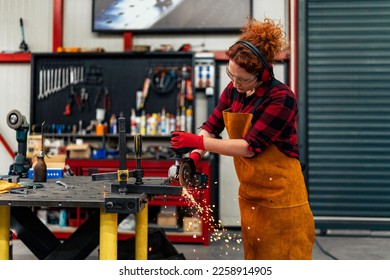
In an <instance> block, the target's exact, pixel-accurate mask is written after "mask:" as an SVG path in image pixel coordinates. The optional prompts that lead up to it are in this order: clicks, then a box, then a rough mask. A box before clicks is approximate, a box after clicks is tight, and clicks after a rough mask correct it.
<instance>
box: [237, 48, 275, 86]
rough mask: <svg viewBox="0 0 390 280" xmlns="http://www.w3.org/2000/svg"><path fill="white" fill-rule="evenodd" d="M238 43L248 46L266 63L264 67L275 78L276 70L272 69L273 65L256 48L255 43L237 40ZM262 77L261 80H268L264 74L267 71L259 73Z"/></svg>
mask: <svg viewBox="0 0 390 280" xmlns="http://www.w3.org/2000/svg"><path fill="white" fill-rule="evenodd" d="M236 44H241V45H244V46H245V47H247V48H248V49H249V50H250V51H252V53H253V54H254V55H255V56H256V57H257V58H258V59H259V60H260V62H261V63H262V64H263V65H264V68H265V69H267V70H268V72H269V75H270V76H271V79H274V71H273V70H272V67H271V65H269V63H268V61H267V60H266V59H265V57H264V56H263V54H262V53H261V52H260V51H259V49H258V48H256V47H255V46H254V45H253V44H251V43H249V42H248V41H237V42H236ZM259 74H261V75H259V76H260V77H261V81H265V80H267V79H266V78H265V77H264V76H265V75H266V71H263V72H262V73H259Z"/></svg>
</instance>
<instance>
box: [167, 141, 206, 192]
mask: <svg viewBox="0 0 390 280" xmlns="http://www.w3.org/2000/svg"><path fill="white" fill-rule="evenodd" d="M170 150H171V151H172V152H173V153H174V155H173V157H172V159H174V160H175V164H174V165H172V166H171V167H170V168H169V170H168V178H169V181H170V182H179V184H180V186H181V187H193V188H199V189H205V188H207V185H208V176H207V175H206V174H204V173H200V172H197V171H196V167H195V163H194V161H193V160H192V159H191V158H188V157H183V155H184V154H187V153H188V152H190V151H191V149H188V148H185V149H174V148H172V147H171V148H170Z"/></svg>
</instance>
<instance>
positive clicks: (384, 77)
mask: <svg viewBox="0 0 390 280" xmlns="http://www.w3.org/2000/svg"><path fill="white" fill-rule="evenodd" d="M306 8H307V38H306V42H307V66H306V67H307V88H306V90H307V92H306V97H307V101H306V102H307V108H306V114H307V120H306V121H307V147H306V148H307V150H306V153H307V165H308V170H307V178H306V179H307V182H308V187H309V190H310V201H311V205H312V209H313V213H314V215H315V216H316V217H317V218H321V217H343V219H342V221H344V223H348V222H349V221H354V220H355V218H357V217H361V218H368V219H362V220H366V221H367V223H366V224H364V225H363V227H366V228H370V223H369V221H370V219H371V218H375V217H376V218H378V217H379V218H382V221H383V218H390V1H357V0H351V1H332V0H322V1H320V0H308V1H307V7H306ZM345 217H350V218H349V219H348V218H347V219H345ZM336 220H337V219H336ZM372 220H375V219H372ZM389 221H390V219H389ZM329 226H332V225H331V224H329ZM361 226H362V225H360V227H361Z"/></svg>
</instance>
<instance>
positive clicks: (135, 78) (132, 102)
mask: <svg viewBox="0 0 390 280" xmlns="http://www.w3.org/2000/svg"><path fill="white" fill-rule="evenodd" d="M183 66H185V67H187V70H189V79H191V81H192V80H193V69H194V67H193V66H194V55H193V54H192V53H184V52H183V53H181V52H175V53H159V52H156V53H154V52H151V53H135V52H126V53H59V54H53V53H37V54H33V55H32V62H31V75H32V77H31V115H30V124H31V125H32V126H33V125H34V126H35V129H36V130H40V125H41V124H42V123H43V121H45V122H46V123H45V127H46V126H48V127H51V126H52V125H53V124H64V125H65V126H66V128H64V130H69V129H70V127H71V126H73V125H76V126H77V127H78V125H79V121H80V120H81V121H82V124H83V128H85V127H86V126H88V125H89V124H90V121H91V120H95V119H96V108H103V105H104V104H103V101H104V89H105V88H106V89H107V90H108V94H109V95H108V96H109V99H110V103H111V104H110V106H109V107H107V108H106V113H105V119H104V121H106V122H108V121H109V118H110V116H111V114H113V113H115V114H116V115H117V117H118V116H119V114H120V113H122V114H123V116H124V117H125V118H126V120H129V121H128V122H129V123H130V115H131V108H136V105H137V104H136V102H137V98H136V92H137V91H138V90H142V88H143V84H144V81H145V78H146V77H147V75H148V71H149V69H151V68H158V67H168V68H169V67H171V68H175V69H179V70H180V69H182V67H183ZM192 85H193V83H192ZM178 86H179V87H180V82H179V83H176V84H175V86H174V87H173V89H172V90H171V91H170V92H167V93H161V92H159V91H157V90H155V89H153V88H150V89H149V93H148V97H147V99H146V102H145V107H144V109H145V113H146V114H151V113H158V112H161V110H162V108H163V107H165V109H166V112H167V113H170V114H174V115H176V113H177V106H178V93H179V88H178ZM72 87H73V92H75V95H74V96H72V95H71V92H72ZM82 88H85V89H86V92H88V99H87V100H86V101H85V100H80V99H79V100H78V101H79V102H80V103H81V102H84V103H82V104H83V106H79V105H78V103H77V101H76V100H75V96H77V98H80V91H81V89H82ZM192 90H193V89H192ZM97 94H101V95H100V96H99V98H98V99H97ZM70 98H73V100H71V99H70ZM70 100H71V102H72V104H71V105H72V106H71V112H70V114H67V115H66V114H65V111H66V109H65V108H66V105H67V104H69V101H70ZM96 101H97V103H95V102H96ZM185 102H186V107H187V106H189V105H191V106H193V109H195V108H194V105H195V104H194V102H191V101H188V100H186V101H185ZM88 105H89V108H88ZM194 111H195V110H194ZM68 113H69V112H68ZM140 114H141V112H140V111H137V115H140ZM126 130H130V127H129V126H127V127H126ZM50 132H55V131H50ZM64 132H69V131H64Z"/></svg>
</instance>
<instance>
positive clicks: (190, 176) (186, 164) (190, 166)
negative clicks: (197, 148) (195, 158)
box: [179, 158, 195, 187]
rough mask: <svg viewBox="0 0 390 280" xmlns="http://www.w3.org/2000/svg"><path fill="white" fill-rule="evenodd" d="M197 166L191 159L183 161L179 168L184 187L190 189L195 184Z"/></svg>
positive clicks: (180, 181)
mask: <svg viewBox="0 0 390 280" xmlns="http://www.w3.org/2000/svg"><path fill="white" fill-rule="evenodd" d="M194 179H195V165H194V163H193V162H192V160H191V159H187V158H186V159H183V160H182V161H181V162H180V167H179V183H180V186H182V187H190V186H192V185H193V184H194Z"/></svg>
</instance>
